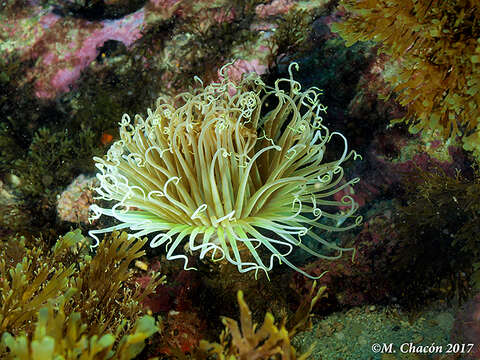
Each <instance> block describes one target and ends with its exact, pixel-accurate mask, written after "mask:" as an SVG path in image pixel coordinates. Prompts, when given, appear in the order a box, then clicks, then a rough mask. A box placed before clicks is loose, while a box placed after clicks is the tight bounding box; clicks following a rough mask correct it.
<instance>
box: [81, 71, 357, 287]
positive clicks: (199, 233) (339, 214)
mask: <svg viewBox="0 0 480 360" xmlns="http://www.w3.org/2000/svg"><path fill="white" fill-rule="evenodd" d="M293 67H296V68H298V65H296V64H291V65H290V67H289V69H288V72H289V78H286V79H278V80H277V81H276V82H275V84H274V86H267V85H265V84H264V83H263V81H262V80H261V79H260V78H259V77H258V76H255V75H254V74H251V75H249V76H247V77H245V78H244V79H243V80H241V81H240V82H239V83H233V82H231V81H229V79H228V77H227V76H226V71H225V68H224V69H222V70H221V74H222V78H223V80H222V81H220V82H218V83H213V84H210V85H207V86H205V87H204V86H203V82H202V81H201V80H200V79H199V78H195V81H196V82H197V83H198V84H199V85H200V86H201V87H200V88H197V89H194V90H192V92H190V93H188V92H187V93H182V94H179V95H177V96H176V97H175V98H166V97H160V98H159V99H158V100H157V102H156V108H155V109H154V110H152V109H147V116H146V117H145V118H143V117H141V116H139V115H136V116H135V117H134V118H133V120H132V119H131V118H130V117H129V116H128V115H124V116H123V117H122V119H121V121H120V123H119V125H120V140H118V141H116V142H114V143H113V144H112V146H111V147H110V149H109V150H108V152H107V154H106V156H105V157H104V158H98V157H96V158H94V160H95V161H96V167H97V168H98V170H99V173H98V174H97V178H98V179H99V183H100V185H99V186H98V188H96V189H95V190H96V193H97V195H98V196H97V199H102V200H105V201H107V202H109V203H110V204H111V206H110V207H105V208H104V207H101V206H99V205H98V204H94V205H92V208H91V211H92V218H95V219H97V218H99V217H100V216H102V215H104V216H107V217H111V218H113V219H115V220H116V221H117V222H118V224H116V225H113V226H110V227H107V228H104V229H96V230H92V231H90V235H91V236H92V237H93V238H94V239H95V244H94V245H92V246H96V245H98V241H99V239H98V235H101V234H103V233H107V232H111V231H114V230H119V229H126V230H129V231H130V235H131V236H135V237H143V236H149V237H150V238H151V240H150V246H151V247H158V246H164V247H165V249H166V258H167V259H168V260H178V259H180V260H183V261H184V263H185V265H184V268H185V269H192V268H191V267H188V257H187V256H186V255H184V254H183V253H181V251H180V250H179V249H182V248H185V249H187V250H188V251H190V252H197V251H199V257H200V259H204V258H205V257H207V256H210V257H211V259H212V260H213V261H228V262H230V263H231V264H233V265H234V266H236V267H237V269H238V271H240V272H248V271H255V274H257V273H258V271H259V270H260V271H264V272H265V273H266V274H267V276H268V272H269V271H271V270H272V269H273V267H274V265H275V263H276V262H277V261H278V263H280V264H286V265H287V266H289V267H291V268H292V269H294V270H295V271H298V272H300V273H302V274H304V275H305V276H308V277H311V278H315V277H314V276H311V275H309V274H307V273H306V272H305V271H304V270H302V269H301V268H300V267H299V266H297V265H295V264H293V263H292V262H291V261H290V260H289V259H288V256H289V255H290V254H291V252H292V251H293V250H294V249H295V248H300V249H302V250H303V251H305V252H306V253H307V254H309V255H311V256H314V257H318V258H325V259H333V258H337V257H339V256H341V255H342V253H344V252H346V251H354V249H352V248H343V247H341V246H339V245H338V244H336V243H335V242H331V241H327V240H326V237H325V236H322V232H330V233H333V232H336V231H343V230H348V229H351V228H353V227H355V226H358V225H359V224H360V222H361V217H359V216H357V217H355V212H356V210H357V208H358V205H357V204H356V203H355V201H354V200H353V198H352V197H350V196H343V197H341V198H340V196H341V195H340V194H343V193H344V192H345V189H347V188H349V187H351V186H352V185H353V184H355V183H356V182H358V180H359V179H358V178H354V179H351V180H349V181H346V180H345V179H344V170H343V165H344V163H345V162H346V161H347V160H349V159H351V158H352V157H353V159H354V160H355V159H357V158H358V157H359V155H358V154H357V153H356V152H354V151H351V150H349V149H348V143H347V139H346V138H345V136H343V135H342V134H341V133H339V132H336V131H333V132H330V130H329V129H328V128H327V127H326V126H325V125H324V124H323V118H322V114H323V113H325V112H326V109H327V108H326V107H325V106H324V105H322V104H321V103H320V102H319V98H320V95H321V90H319V89H317V88H310V89H308V90H306V91H303V92H302V88H301V86H300V83H298V82H297V81H295V80H293ZM285 85H286V86H285ZM285 88H286V89H285ZM333 138H336V139H339V140H338V141H337V142H340V145H343V148H342V149H341V151H340V154H339V156H338V158H336V160H332V159H329V160H328V161H325V159H324V157H325V154H326V150H327V146H329V144H330V142H331V141H332V139H333ZM339 198H340V200H339ZM348 219H353V220H350V221H348ZM346 220H347V222H345V221H346ZM306 237H308V242H307V241H306V240H305V239H306ZM329 237H331V235H330V236H329ZM309 244H312V246H310V245H309ZM322 247H323V248H324V249H326V250H327V251H330V252H327V253H323V252H322V251H321V250H320V249H321V248H322ZM332 251H334V252H335V253H334V254H332V253H331V252H332ZM276 260H277V261H276Z"/></svg>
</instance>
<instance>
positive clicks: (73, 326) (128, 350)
mask: <svg viewBox="0 0 480 360" xmlns="http://www.w3.org/2000/svg"><path fill="white" fill-rule="evenodd" d="M145 241H146V239H144V240H138V239H134V238H131V239H129V238H128V236H127V234H125V233H123V234H119V233H115V234H112V235H111V236H109V237H106V238H105V239H104V240H103V241H102V242H101V244H100V245H99V247H98V248H97V253H96V255H95V256H93V257H92V256H90V255H89V254H88V252H87V250H86V245H87V241H86V239H85V238H84V237H83V236H82V235H81V233H80V231H79V230H76V231H72V232H69V233H68V234H66V235H65V236H63V237H61V238H60V239H59V240H58V241H57V243H56V244H55V246H54V247H53V248H52V249H51V250H48V249H46V248H45V247H44V246H43V245H42V243H41V242H38V241H33V240H32V241H27V240H26V239H23V238H22V239H18V240H8V241H3V242H1V243H0V298H1V299H2V302H1V303H0V333H2V334H3V335H2V341H1V343H0V358H4V357H6V358H12V359H37V358H38V359H57V358H58V356H63V358H69V359H70V358H72V359H106V358H111V357H112V355H113V354H115V358H118V359H131V358H133V357H135V356H136V355H137V354H138V353H140V351H141V350H142V349H143V344H144V340H145V339H146V338H147V337H149V336H151V335H152V334H153V333H155V332H156V331H157V327H156V325H155V322H154V320H153V319H152V318H150V317H142V309H141V306H140V302H141V301H142V299H144V298H145V297H146V296H148V295H150V294H151V293H152V292H153V291H154V289H155V287H157V285H159V284H160V283H161V282H162V281H163V280H164V278H159V277H158V274H154V275H153V277H152V280H151V281H150V283H149V284H148V285H147V286H146V288H145V289H143V290H140V288H139V287H138V286H137V287H135V286H134V285H133V284H132V283H127V282H128V280H129V279H130V278H131V276H132V270H130V269H129V266H130V264H131V263H132V261H134V260H135V259H138V258H139V257H141V256H143V255H144V251H142V250H141V248H142V246H143V245H144V243H145ZM2 356H3V357H2Z"/></svg>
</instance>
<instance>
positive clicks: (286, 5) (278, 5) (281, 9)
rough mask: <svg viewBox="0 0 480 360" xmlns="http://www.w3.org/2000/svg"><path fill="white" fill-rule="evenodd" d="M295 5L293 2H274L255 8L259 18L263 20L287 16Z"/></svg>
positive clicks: (280, 0)
mask: <svg viewBox="0 0 480 360" xmlns="http://www.w3.org/2000/svg"><path fill="white" fill-rule="evenodd" d="M294 5H295V3H294V2H293V1H292V0H273V1H272V2H271V3H269V4H265V5H264V4H262V5H258V6H257V7H256V8H255V12H256V13H257V16H258V17H259V18H261V19H264V18H266V17H270V16H275V15H280V14H286V13H287V12H288V11H289V10H290V9H291V8H292V7H293V6H294Z"/></svg>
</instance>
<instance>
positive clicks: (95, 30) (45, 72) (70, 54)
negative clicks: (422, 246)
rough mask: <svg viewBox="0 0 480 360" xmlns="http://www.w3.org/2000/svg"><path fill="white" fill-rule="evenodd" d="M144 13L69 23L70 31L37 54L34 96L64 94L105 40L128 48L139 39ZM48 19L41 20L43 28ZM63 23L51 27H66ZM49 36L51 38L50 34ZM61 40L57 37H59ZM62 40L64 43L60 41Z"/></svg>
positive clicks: (55, 23) (44, 44)
mask: <svg viewBox="0 0 480 360" xmlns="http://www.w3.org/2000/svg"><path fill="white" fill-rule="evenodd" d="M143 18H144V12H143V9H141V10H139V11H137V12H135V13H133V14H130V15H128V16H126V17H125V18H122V19H118V20H104V21H102V22H100V23H96V24H95V23H91V22H88V21H85V20H77V19H76V20H68V21H69V22H73V24H70V25H71V26H72V27H73V28H72V29H71V30H70V31H68V30H67V31H66V34H63V35H62V38H63V39H60V38H56V39H55V41H49V42H48V43H47V42H46V41H45V42H42V43H43V44H42V45H43V46H42V50H43V52H41V53H38V60H37V66H36V67H35V68H34V69H33V70H32V73H31V74H30V77H32V78H34V79H36V80H35V90H36V91H35V94H36V95H37V97H39V98H47V99H50V98H54V97H55V96H56V95H58V94H59V93H63V92H67V91H69V90H70V88H71V86H72V85H73V84H74V83H75V81H76V80H77V79H78V78H79V77H80V74H81V72H82V70H83V69H85V68H86V67H87V66H88V65H89V64H90V63H91V62H92V61H93V60H94V59H95V58H96V57H97V55H98V53H99V50H98V49H99V48H100V47H101V46H102V45H103V44H104V43H105V41H107V40H116V41H120V42H122V43H124V44H125V45H126V46H127V47H129V46H131V45H132V44H133V43H134V42H135V41H136V40H138V39H139V38H140V37H141V29H142V24H143ZM46 21H48V19H44V21H43V24H45V23H46ZM65 21H66V20H63V19H62V20H60V21H57V22H53V21H51V22H50V24H54V25H53V28H55V25H58V26H62V27H63V26H65V25H66V24H65ZM53 28H52V30H53ZM50 35H51V34H50ZM58 36H60V34H58ZM62 40H63V41H62Z"/></svg>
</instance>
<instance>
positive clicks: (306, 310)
mask: <svg viewBox="0 0 480 360" xmlns="http://www.w3.org/2000/svg"><path fill="white" fill-rule="evenodd" d="M315 287H316V283H314V284H313V286H312V289H311V291H310V293H309V296H307V297H305V299H304V300H305V301H303V302H302V304H301V305H300V307H299V309H298V310H297V312H296V314H295V316H294V317H293V318H292V321H290V322H289V326H286V324H287V319H286V318H284V319H282V321H280V323H275V319H274V317H273V315H272V314H271V313H269V312H267V313H266V314H265V318H264V321H263V324H262V326H261V327H260V328H258V329H257V325H256V324H255V323H253V320H252V313H251V311H250V309H249V307H248V305H247V303H246V302H245V300H244V298H243V292H242V291H238V293H237V299H238V304H239V307H240V324H239V323H238V322H237V321H235V320H233V319H230V318H227V317H224V318H223V319H222V322H223V324H224V325H225V330H224V331H223V332H222V333H221V335H220V343H209V342H207V341H201V342H200V350H201V351H204V352H205V353H206V354H208V355H209V356H214V357H215V358H216V359H220V360H224V359H228V360H247V359H248V360H262V359H265V360H267V359H281V360H306V359H308V358H309V356H310V354H311V352H312V350H313V345H312V347H310V349H309V350H308V351H307V352H306V353H304V354H302V355H297V353H296V351H295V348H294V347H293V346H292V345H291V341H290V340H291V338H292V337H293V336H294V335H295V334H296V333H297V332H298V331H301V330H305V329H307V328H308V327H309V326H310V325H311V324H310V312H311V310H312V308H313V306H314V305H315V303H316V302H317V301H318V299H320V298H321V297H322V296H323V294H324V291H325V289H326V288H325V287H321V288H319V289H318V291H315Z"/></svg>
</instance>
